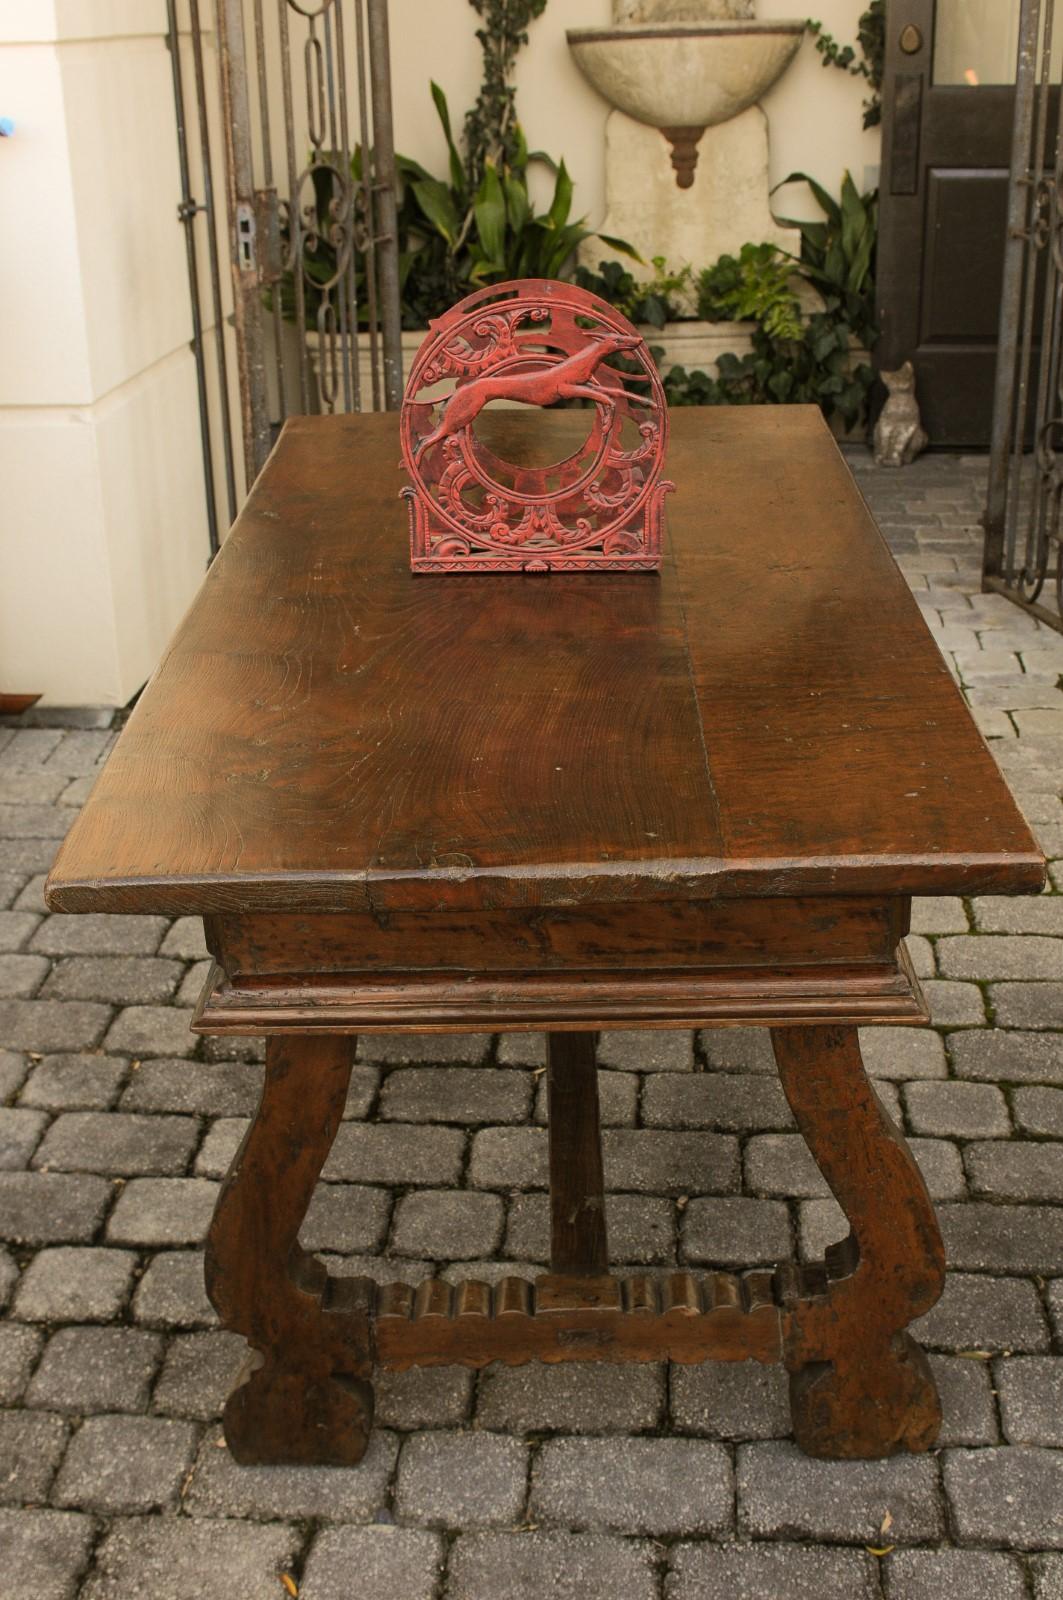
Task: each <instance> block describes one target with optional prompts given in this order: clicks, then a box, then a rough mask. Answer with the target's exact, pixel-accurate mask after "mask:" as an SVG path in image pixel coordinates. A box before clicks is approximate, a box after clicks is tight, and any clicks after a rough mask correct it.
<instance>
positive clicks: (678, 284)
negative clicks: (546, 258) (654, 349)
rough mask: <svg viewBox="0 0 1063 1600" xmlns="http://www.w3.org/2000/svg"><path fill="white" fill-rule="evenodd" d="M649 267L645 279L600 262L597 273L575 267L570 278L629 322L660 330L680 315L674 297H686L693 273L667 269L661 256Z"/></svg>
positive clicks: (616, 263) (612, 263) (678, 302)
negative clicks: (648, 276) (649, 271)
mask: <svg viewBox="0 0 1063 1600" xmlns="http://www.w3.org/2000/svg"><path fill="white" fill-rule="evenodd" d="M606 242H607V243H608V242H609V241H606ZM652 266H653V276H652V278H649V279H645V278H636V277H635V276H634V274H633V273H632V272H630V271H629V270H628V269H627V267H625V266H623V265H622V264H621V263H620V262H619V261H599V263H598V270H597V272H594V271H592V270H591V268H590V267H583V266H577V267H576V269H575V271H574V272H573V279H574V281H575V282H576V283H578V284H579V286H580V288H581V289H589V290H590V292H591V293H592V294H596V295H597V296H598V297H599V299H601V300H605V301H606V302H607V303H608V304H609V305H611V306H615V307H616V309H617V310H618V311H620V312H622V313H623V314H624V316H625V317H627V318H628V319H629V320H630V321H631V322H642V323H649V324H650V326H651V327H654V328H663V327H664V325H665V323H666V322H676V321H678V320H679V319H680V318H681V317H682V316H683V308H682V301H681V300H679V299H677V298H676V297H677V296H681V295H686V294H689V292H690V283H691V278H692V277H693V273H692V271H691V269H690V267H689V266H684V267H679V268H678V269H677V268H672V267H669V266H668V264H667V262H666V261H665V258H664V256H654V257H653V260H652Z"/></svg>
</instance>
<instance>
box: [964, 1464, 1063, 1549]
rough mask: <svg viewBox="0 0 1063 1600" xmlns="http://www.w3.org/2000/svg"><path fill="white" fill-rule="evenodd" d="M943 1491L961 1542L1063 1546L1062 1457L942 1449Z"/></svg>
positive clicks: (1055, 1547)
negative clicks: (943, 1450) (943, 1451)
mask: <svg viewBox="0 0 1063 1600" xmlns="http://www.w3.org/2000/svg"><path fill="white" fill-rule="evenodd" d="M942 1471H943V1477H944V1483H945V1493H946V1494H947V1496H948V1499H949V1505H950V1507H951V1511H952V1521H953V1526H954V1527H955V1530H956V1535H957V1537H958V1539H959V1540H960V1541H961V1542H962V1543H964V1544H991V1545H1006V1546H1008V1547H1009V1548H1011V1549H1016V1550H1044V1549H1059V1548H1060V1547H1061V1546H1063V1454H1061V1453H1060V1452H1058V1451H1055V1450H1040V1449H1024V1448H1016V1447H1015V1446H1012V1445H1001V1446H999V1447H998V1448H996V1449H991V1450H946V1451H945V1453H944V1455H943V1456H942Z"/></svg>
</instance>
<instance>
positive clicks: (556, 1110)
mask: <svg viewBox="0 0 1063 1600" xmlns="http://www.w3.org/2000/svg"><path fill="white" fill-rule="evenodd" d="M597 1044H598V1035H597V1034H596V1033H548V1034H547V1035H546V1086H547V1106H548V1111H547V1123H548V1127H549V1137H550V1270H551V1272H555V1273H575V1274H576V1275H577V1276H586V1277H591V1276H593V1275H594V1274H595V1273H600V1272H608V1271H609V1249H608V1245H607V1243H606V1230H605V1194H604V1188H605V1183H604V1178H603V1172H602V1135H601V1127H600V1123H601V1118H600V1115H599V1111H598V1064H597V1061H596V1060H595V1054H596V1047H597Z"/></svg>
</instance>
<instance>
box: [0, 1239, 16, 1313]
mask: <svg viewBox="0 0 1063 1600" xmlns="http://www.w3.org/2000/svg"><path fill="white" fill-rule="evenodd" d="M17 1282H18V1267H17V1265H16V1264H15V1261H14V1258H13V1257H12V1255H11V1252H10V1250H5V1249H4V1247H3V1245H0V1306H6V1305H7V1302H8V1300H9V1299H10V1298H11V1291H12V1289H13V1288H14V1287H15V1284H16V1283H17Z"/></svg>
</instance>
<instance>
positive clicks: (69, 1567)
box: [0, 1511, 93, 1600]
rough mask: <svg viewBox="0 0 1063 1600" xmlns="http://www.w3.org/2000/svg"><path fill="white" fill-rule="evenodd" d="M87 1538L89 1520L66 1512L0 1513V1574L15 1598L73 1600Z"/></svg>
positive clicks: (89, 1541)
mask: <svg viewBox="0 0 1063 1600" xmlns="http://www.w3.org/2000/svg"><path fill="white" fill-rule="evenodd" d="M92 1538H93V1524H92V1518H91V1517H80V1516H75V1514H74V1513H73V1512H72V1511H0V1572H6V1573H7V1574H8V1577H9V1579H11V1580H13V1581H14V1582H15V1583H16V1585H17V1592H18V1595H19V1600H73V1595H74V1592H75V1590H76V1588H77V1581H78V1578H79V1577H80V1576H81V1573H82V1572H83V1571H84V1569H85V1566H86V1564H87V1562H88V1558H89V1550H90V1548H91V1546H92Z"/></svg>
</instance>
